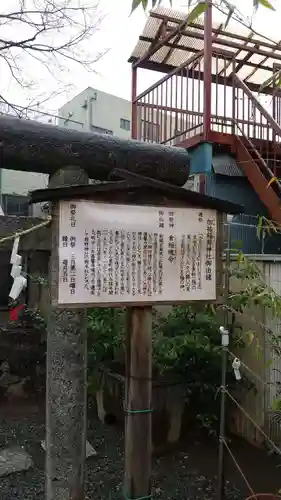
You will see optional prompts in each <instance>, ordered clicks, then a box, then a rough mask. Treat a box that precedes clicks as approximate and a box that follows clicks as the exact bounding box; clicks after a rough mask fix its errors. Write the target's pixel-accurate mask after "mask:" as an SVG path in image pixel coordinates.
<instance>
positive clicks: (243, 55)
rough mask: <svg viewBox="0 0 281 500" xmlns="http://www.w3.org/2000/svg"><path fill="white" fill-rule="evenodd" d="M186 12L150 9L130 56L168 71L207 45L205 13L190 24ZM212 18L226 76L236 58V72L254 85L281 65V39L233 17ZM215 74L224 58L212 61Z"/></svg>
mask: <svg viewBox="0 0 281 500" xmlns="http://www.w3.org/2000/svg"><path fill="white" fill-rule="evenodd" d="M186 20H187V14H186V12H179V11H175V10H172V9H167V8H163V7H158V8H156V9H154V10H153V11H151V12H150V14H149V17H148V19H147V22H146V24H145V27H144V29H143V32H142V34H141V35H140V37H139V40H138V42H137V45H136V47H135V48H134V50H133V53H132V55H131V57H130V59H129V62H131V63H133V64H134V65H136V66H138V67H142V68H146V69H154V70H156V71H160V72H162V73H167V72H169V71H171V70H172V69H174V68H175V67H178V66H180V65H182V64H183V63H184V62H185V61H187V60H188V59H189V58H190V56H191V55H194V54H196V53H198V52H200V51H202V50H203V49H204V22H203V16H202V17H200V18H199V19H197V20H196V23H192V24H190V25H189V26H187V23H186ZM224 24H225V20H224V22H215V21H213V37H212V47H213V49H214V50H215V51H217V52H218V53H220V52H221V53H223V55H222V56H221V58H224V59H225V57H226V58H228V59H229V61H230V63H229V66H228V68H227V74H226V76H229V75H230V74H231V72H232V64H231V60H233V59H234V60H235V61H236V73H237V75H238V76H239V77H240V78H241V79H242V80H244V81H246V82H247V83H248V84H250V85H251V86H260V85H261V84H262V83H263V82H264V81H266V80H267V79H268V78H270V77H271V76H272V73H273V72H274V71H276V70H277V69H279V68H281V40H280V41H279V42H278V41H276V43H274V42H273V41H271V40H268V39H267V38H266V37H264V36H261V35H257V34H255V33H254V32H253V31H252V30H251V29H249V28H246V27H244V26H241V24H240V23H239V22H237V21H236V20H232V19H231V20H230V22H229V23H228V24H227V27H226V28H224ZM212 63H213V64H212V72H213V75H215V74H220V71H222V68H223V67H224V65H225V62H223V61H222V60H221V67H220V61H219V63H218V62H217V59H216V60H215V57H214V58H213V61H212Z"/></svg>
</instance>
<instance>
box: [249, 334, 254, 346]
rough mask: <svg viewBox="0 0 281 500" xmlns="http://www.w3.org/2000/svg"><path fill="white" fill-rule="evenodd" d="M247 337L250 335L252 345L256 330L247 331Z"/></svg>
mask: <svg viewBox="0 0 281 500" xmlns="http://www.w3.org/2000/svg"><path fill="white" fill-rule="evenodd" d="M247 337H248V345H251V344H252V343H253V341H254V339H255V334H254V332H247Z"/></svg>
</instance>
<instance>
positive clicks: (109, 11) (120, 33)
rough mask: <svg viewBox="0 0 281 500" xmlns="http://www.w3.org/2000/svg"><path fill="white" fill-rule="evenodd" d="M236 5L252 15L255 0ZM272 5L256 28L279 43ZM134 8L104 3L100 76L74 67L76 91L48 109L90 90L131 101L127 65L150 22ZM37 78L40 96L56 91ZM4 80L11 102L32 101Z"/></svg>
mask: <svg viewBox="0 0 281 500" xmlns="http://www.w3.org/2000/svg"><path fill="white" fill-rule="evenodd" d="M173 1H174V8H177V9H178V10H185V11H187V3H188V2H187V0H186V2H185V1H184V0H173ZM6 2H9V0H6ZM233 3H235V5H237V6H238V7H239V8H240V9H241V11H242V12H243V14H244V15H250V14H251V5H252V0H236V1H234V2H233ZM272 3H273V4H274V6H275V7H276V9H277V12H271V11H269V10H267V9H265V8H262V7H260V9H259V11H258V13H257V14H256V16H255V23H254V27H255V29H257V30H258V31H260V32H263V33H264V34H266V35H267V36H270V37H272V38H276V40H278V39H281V36H280V20H281V0H272ZM130 6H131V0H100V10H101V12H102V14H104V16H105V17H104V20H103V22H102V24H101V26H100V30H99V33H97V34H96V35H95V36H94V37H93V40H92V41H91V42H89V45H90V46H92V47H93V51H97V52H98V51H103V50H105V49H109V51H108V53H107V54H106V55H105V56H104V57H103V58H102V59H101V60H100V61H99V62H98V63H97V64H96V66H95V69H96V73H89V72H86V71H84V70H83V69H81V68H80V67H79V66H78V67H75V68H74V67H73V66H71V67H70V68H69V73H68V74H67V80H69V81H71V83H72V88H71V89H70V90H68V91H67V92H65V93H64V94H61V95H60V96H59V97H57V98H55V99H53V100H52V101H50V102H49V103H48V105H45V109H46V108H48V109H49V110H50V111H52V112H53V111H55V110H56V109H57V108H58V107H60V106H61V105H62V104H63V103H64V102H65V100H69V99H71V98H72V97H73V96H74V95H75V94H77V93H78V92H80V91H82V90H83V89H84V88H86V87H89V86H91V87H94V88H96V89H98V90H103V91H105V92H109V93H111V94H114V95H117V96H119V97H123V98H125V99H130V93H131V68H130V65H129V64H128V63H127V59H128V57H129V56H130V54H131V52H132V50H133V48H134V46H135V44H136V42H137V38H138V35H139V34H140V33H141V31H142V29H143V26H144V24H145V21H146V15H145V13H144V12H143V10H142V9H141V8H139V9H138V10H137V11H136V12H135V13H134V14H133V15H132V16H130ZM0 69H1V67H0ZM26 70H27V71H28V72H29V75H31V76H32V67H29V68H26ZM4 76H5V75H4ZM34 77H35V78H37V80H38V82H40V86H39V85H38V88H37V93H38V94H40V92H42V94H48V92H51V91H52V90H53V88H54V81H53V80H52V78H51V77H50V76H49V77H48V75H46V74H44V78H41V80H40V75H38V74H36V75H34ZM158 78H160V75H159V74H153V73H150V72H147V71H142V72H141V75H140V78H139V88H138V91H142V90H143V89H144V88H145V87H146V86H149V85H150V84H151V83H152V82H153V81H155V79H158ZM1 80H2V83H1V85H2V90H3V89H4V91H5V96H6V97H8V98H9V100H10V101H11V102H16V103H17V104H20V103H21V102H22V103H26V102H27V100H28V99H29V97H30V96H29V94H28V92H26V91H23V90H21V89H20V88H19V87H18V86H16V85H15V84H14V83H13V82H12V81H11V79H10V77H8V76H7V78H6V80H5V78H4V77H3V72H2V76H1ZM3 82H4V83H3ZM39 89H40V91H39ZM33 93H34V91H33Z"/></svg>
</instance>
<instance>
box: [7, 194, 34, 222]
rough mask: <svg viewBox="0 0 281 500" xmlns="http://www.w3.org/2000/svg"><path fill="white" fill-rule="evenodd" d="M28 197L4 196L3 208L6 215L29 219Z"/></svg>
mask: <svg viewBox="0 0 281 500" xmlns="http://www.w3.org/2000/svg"><path fill="white" fill-rule="evenodd" d="M28 200H29V198H28V196H19V195H16V194H3V195H2V208H3V212H4V214H5V215H16V216H18V217H27V216H28V215H29V203H28Z"/></svg>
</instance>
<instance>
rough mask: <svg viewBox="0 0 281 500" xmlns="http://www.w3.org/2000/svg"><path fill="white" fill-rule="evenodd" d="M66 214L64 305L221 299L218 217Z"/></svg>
mask: <svg viewBox="0 0 281 500" xmlns="http://www.w3.org/2000/svg"><path fill="white" fill-rule="evenodd" d="M59 207H60V210H59V212H60V214H59V287H58V305H59V306H62V307H63V306H64V307H65V306H67V307H72V306H76V307H79V306H81V305H82V304H83V305H89V306H91V305H92V306H93V305H94V306H102V307H106V306H112V307H114V306H116V307H117V306H120V304H122V305H139V306H142V305H154V304H156V303H158V304H169V303H170V304H171V303H173V304H174V303H183V302H191V301H204V302H206V301H214V300H216V293H217V288H216V276H217V272H216V271H217V270H216V249H217V211H216V210H211V209H201V208H189V207H181V208H177V207H174V208H173V207H163V206H143V205H142V206H138V205H125V204H124V205H122V204H111V203H98V202H95V201H92V200H84V201H81V200H73V201H61V202H60V203H59Z"/></svg>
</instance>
